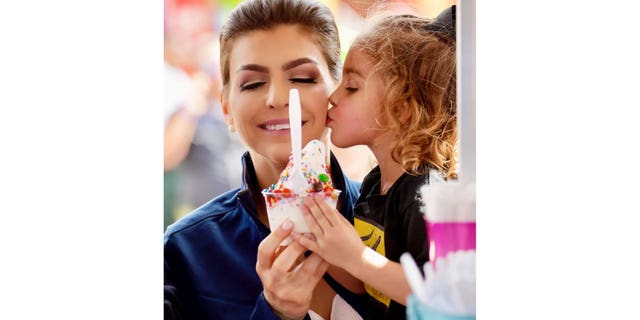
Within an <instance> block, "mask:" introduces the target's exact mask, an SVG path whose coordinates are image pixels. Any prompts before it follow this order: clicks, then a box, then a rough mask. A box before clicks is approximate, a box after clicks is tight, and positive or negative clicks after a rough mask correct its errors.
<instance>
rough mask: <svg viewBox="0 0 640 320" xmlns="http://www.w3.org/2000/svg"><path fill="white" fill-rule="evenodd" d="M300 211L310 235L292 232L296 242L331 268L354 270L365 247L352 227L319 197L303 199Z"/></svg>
mask: <svg viewBox="0 0 640 320" xmlns="http://www.w3.org/2000/svg"><path fill="white" fill-rule="evenodd" d="M300 208H301V211H302V215H303V216H304V218H305V220H306V222H307V224H308V225H309V228H310V229H311V233H310V234H309V233H308V234H304V235H301V234H299V233H296V232H293V233H292V234H291V235H292V237H293V238H294V239H295V240H296V242H298V243H299V244H301V245H302V246H304V247H305V248H307V249H309V250H311V251H313V252H314V253H317V254H319V255H320V256H321V257H322V258H323V259H324V260H326V261H327V262H328V263H330V264H332V265H335V266H338V267H340V268H342V269H345V270H347V271H349V272H351V270H353V269H354V268H356V267H357V266H356V264H357V263H358V261H359V260H360V258H361V256H362V254H363V253H364V251H365V249H366V246H365V245H364V243H363V242H362V240H361V239H360V236H359V235H358V232H357V231H356V229H355V228H354V227H353V225H351V223H350V222H349V221H348V220H347V219H345V217H343V216H342V215H341V214H340V212H338V211H337V210H336V209H333V208H331V207H330V206H329V205H328V204H327V203H326V202H325V201H324V199H323V198H322V196H318V195H316V196H314V197H307V198H306V199H305V200H304V205H303V206H301V207H300Z"/></svg>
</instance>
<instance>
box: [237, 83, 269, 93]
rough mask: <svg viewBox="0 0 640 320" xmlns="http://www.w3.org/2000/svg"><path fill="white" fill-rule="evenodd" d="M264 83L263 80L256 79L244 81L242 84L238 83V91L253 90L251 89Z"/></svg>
mask: <svg viewBox="0 0 640 320" xmlns="http://www.w3.org/2000/svg"><path fill="white" fill-rule="evenodd" d="M265 83H266V82H265V81H256V82H248V83H244V84H242V85H240V91H245V90H253V89H256V88H259V87H260V86H262V85H263V84H265Z"/></svg>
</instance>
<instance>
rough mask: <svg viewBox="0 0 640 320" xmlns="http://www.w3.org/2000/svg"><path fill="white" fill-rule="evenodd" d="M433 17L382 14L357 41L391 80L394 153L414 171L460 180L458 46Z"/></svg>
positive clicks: (388, 114)
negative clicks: (436, 25) (433, 24)
mask: <svg viewBox="0 0 640 320" xmlns="http://www.w3.org/2000/svg"><path fill="white" fill-rule="evenodd" d="M431 22H432V20H431V19H426V18H420V17H416V16H412V15H394V16H387V17H384V18H381V19H380V20H379V21H378V22H377V23H375V24H373V25H372V26H371V28H370V29H369V31H368V32H365V33H363V34H361V35H360V36H359V37H358V38H356V39H355V40H354V42H353V44H352V47H353V48H358V49H360V50H362V52H364V53H365V54H366V55H368V56H369V57H370V58H371V59H372V61H373V63H374V72H377V73H378V74H379V75H380V76H381V77H382V79H383V81H384V83H385V95H384V99H383V117H384V119H385V121H384V122H383V124H384V129H386V130H389V131H390V132H392V133H393V134H394V136H395V137H396V139H395V141H396V142H395V144H394V145H393V146H392V149H391V150H392V151H391V156H392V157H393V159H394V160H395V161H397V162H398V163H400V164H401V165H402V167H403V168H404V170H405V171H406V172H407V173H409V174H414V175H419V174H425V173H427V172H428V170H429V169H430V168H434V169H436V170H438V171H439V172H441V173H442V175H443V176H444V177H445V179H455V178H457V150H456V149H457V121H456V48H455V38H452V36H451V35H450V34H446V33H440V32H437V31H433V30H428V29H429V28H428V27H427V26H428V25H429V23H431Z"/></svg>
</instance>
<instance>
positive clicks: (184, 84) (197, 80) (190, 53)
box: [164, 0, 455, 229]
mask: <svg viewBox="0 0 640 320" xmlns="http://www.w3.org/2000/svg"><path fill="white" fill-rule="evenodd" d="M240 2H242V1H241V0H220V1H212V0H165V1H164V70H165V71H164V74H165V86H164V91H165V92H164V95H165V96H164V101H165V109H164V114H165V117H164V119H165V120H164V127H165V128H164V129H165V131H164V228H165V229H166V227H167V226H168V225H169V224H171V223H173V222H174V221H176V220H177V219H179V218H180V217H182V216H183V215H185V214H187V213H188V212H190V211H192V210H193V209H195V208H197V207H199V206H200V205H202V204H204V203H205V202H207V201H209V200H211V199H212V198H214V197H215V196H217V195H219V194H221V193H223V192H225V191H227V190H229V189H231V188H235V187H238V186H239V185H240V181H241V179H240V175H241V169H242V168H241V166H240V165H239V161H240V157H241V155H242V153H243V152H244V151H245V148H244V146H243V145H242V143H241V142H240V141H239V139H238V137H237V136H236V135H235V134H231V133H229V132H228V130H227V126H226V125H225V123H224V120H223V118H222V114H221V108H220V105H219V89H220V85H221V81H220V79H219V61H218V54H219V53H218V30H219V28H220V26H221V25H222V23H223V22H224V21H225V18H226V15H227V14H228V13H229V12H230V11H231V10H232V9H233V8H234V7H235V6H236V5H237V4H238V3H240ZM321 2H323V3H325V4H326V5H327V6H328V7H329V8H330V9H331V11H332V12H333V14H334V16H335V18H336V23H337V25H338V30H339V32H340V41H341V48H342V59H343V61H344V57H345V56H346V53H347V51H348V50H349V46H350V44H351V41H352V40H353V38H354V37H355V36H356V35H357V34H358V32H359V31H360V30H361V28H362V27H363V25H364V22H365V17H366V16H367V15H368V14H370V13H373V12H380V11H385V12H388V13H411V14H415V15H419V16H424V17H430V18H432V17H435V16H436V15H437V14H438V13H440V12H441V11H442V10H444V9H445V8H446V7H448V6H450V5H452V4H454V3H455V1H452V0H396V1H380V0H378V1H372V0H321ZM332 150H333V151H334V153H335V154H336V156H337V157H338V159H339V161H340V163H341V165H342V166H343V169H344V170H345V172H346V173H347V175H348V176H350V177H351V178H353V179H356V180H361V179H362V178H363V177H364V176H365V175H366V174H367V172H369V170H370V169H371V168H373V167H374V166H375V159H374V158H373V156H372V154H371V153H370V151H369V150H368V149H367V148H366V147H362V146H358V147H353V148H348V149H340V148H336V147H333V149H332Z"/></svg>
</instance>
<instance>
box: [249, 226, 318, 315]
mask: <svg viewBox="0 0 640 320" xmlns="http://www.w3.org/2000/svg"><path fill="white" fill-rule="evenodd" d="M291 230H293V224H292V223H291V221H289V220H287V221H285V222H283V223H282V225H281V226H279V227H278V228H277V229H275V230H273V231H272V232H271V234H270V235H269V236H267V237H266V238H265V239H264V240H262V242H261V243H260V245H259V246H258V262H257V264H256V271H257V272H258V276H259V277H260V280H261V281H262V285H263V287H264V297H265V299H266V300H267V302H268V303H269V305H270V306H271V308H272V309H273V310H274V312H275V313H276V314H277V315H278V316H279V317H281V318H282V319H303V318H304V316H305V315H306V314H307V311H308V310H309V307H310V306H311V298H312V296H313V290H314V288H315V287H316V285H317V284H318V282H319V281H320V280H321V279H322V276H323V275H324V273H325V272H326V271H327V268H328V267H329V264H328V263H327V262H326V261H324V260H323V259H322V258H320V256H319V255H317V254H311V255H310V256H308V257H307V258H304V256H303V254H304V252H305V251H306V249H305V248H304V247H303V246H302V245H300V244H299V243H297V242H295V241H293V242H291V244H290V245H288V246H286V247H284V248H283V247H279V244H280V243H281V242H282V241H283V240H284V239H285V238H287V236H289V234H290V233H291Z"/></svg>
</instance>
